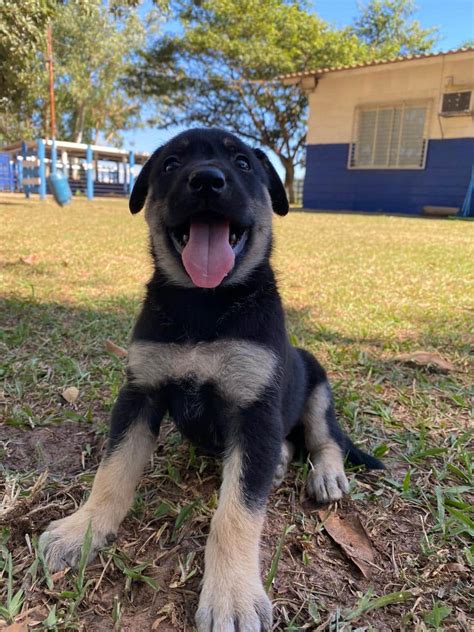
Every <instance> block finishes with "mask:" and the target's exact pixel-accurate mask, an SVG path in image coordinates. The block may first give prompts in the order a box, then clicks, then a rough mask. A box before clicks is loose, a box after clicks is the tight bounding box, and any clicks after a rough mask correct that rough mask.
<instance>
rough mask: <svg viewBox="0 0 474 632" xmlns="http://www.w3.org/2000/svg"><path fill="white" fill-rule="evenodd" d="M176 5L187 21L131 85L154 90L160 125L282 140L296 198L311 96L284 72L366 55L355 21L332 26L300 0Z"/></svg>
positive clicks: (275, 144)
mask: <svg viewBox="0 0 474 632" xmlns="http://www.w3.org/2000/svg"><path fill="white" fill-rule="evenodd" d="M171 6H172V9H173V15H174V16H175V17H176V16H177V18H178V19H179V22H180V25H181V30H180V32H178V33H176V32H175V33H174V34H168V35H167V36H164V37H161V38H160V39H159V40H158V41H157V42H156V43H155V44H154V45H153V46H152V47H151V48H150V49H149V50H148V51H146V52H144V53H143V54H142V62H141V63H140V64H139V65H138V67H136V68H135V69H134V73H133V76H132V77H131V78H130V80H129V87H130V89H131V91H132V92H133V93H134V94H141V95H143V96H145V97H149V98H152V99H154V102H155V104H156V121H157V122H158V124H159V125H160V126H163V127H166V126H168V125H189V124H199V125H205V126H220V127H226V128H228V129H231V130H234V131H235V132H236V133H238V134H239V135H240V136H242V137H244V138H246V139H247V140H249V141H250V142H251V143H254V144H259V145H264V146H266V147H268V148H270V149H271V150H273V151H274V152H275V153H276V154H277V156H278V157H279V159H280V161H281V162H282V164H283V166H284V169H285V185H286V188H287V190H288V192H289V195H290V200H291V201H293V199H294V198H293V181H294V170H295V167H296V166H297V165H298V164H300V163H301V162H302V160H303V150H304V143H305V136H306V130H305V128H306V124H305V122H306V111H307V99H306V96H305V95H304V94H303V93H302V92H301V91H300V90H298V89H296V88H294V87H287V86H283V85H281V82H279V81H275V77H278V76H279V75H282V74H285V73H289V72H294V71H297V70H307V69H308V68H318V67H324V66H330V65H333V64H336V63H343V64H347V63H351V62H353V61H355V60H356V59H357V60H360V59H363V58H364V46H361V45H360V44H359V42H358V40H357V38H356V37H355V36H354V35H352V34H350V33H349V32H348V31H347V30H342V31H334V30H331V29H330V28H329V27H328V26H327V25H326V24H325V23H324V22H323V21H322V20H320V19H319V18H318V17H317V16H316V15H315V14H312V13H308V12H307V11H306V8H305V5H304V4H303V3H302V2H301V1H299V0H289V1H288V0H286V1H285V0H260V1H259V2H254V1H253V0H234V1H233V2H228V0H197V1H195V2H180V1H178V2H174V3H172V5H171ZM175 30H176V29H175Z"/></svg>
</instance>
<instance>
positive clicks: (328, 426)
mask: <svg viewBox="0 0 474 632" xmlns="http://www.w3.org/2000/svg"><path fill="white" fill-rule="evenodd" d="M300 353H302V355H303V359H304V362H305V365H306V369H307V373H308V380H309V384H310V392H309V395H308V398H307V400H306V404H305V408H304V412H303V416H302V422H303V426H304V434H305V443H306V447H307V449H308V452H309V457H310V461H311V465H312V469H311V471H310V472H309V475H308V480H307V490H308V494H309V495H310V496H311V497H313V498H315V499H316V500H317V501H318V502H322V503H329V502H333V501H335V500H339V499H340V498H342V495H343V494H345V493H347V492H348V491H349V484H348V481H347V478H346V474H345V472H344V445H345V435H344V433H343V432H342V430H341V429H340V427H339V425H338V423H337V420H336V414H335V411H334V403H333V399H332V392H331V387H330V385H329V382H328V379H327V376H326V372H325V371H324V369H323V368H322V367H321V365H320V364H319V363H318V362H317V360H316V359H315V358H314V357H313V356H312V355H310V354H309V353H307V352H305V351H301V350H300Z"/></svg>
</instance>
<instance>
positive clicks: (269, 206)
mask: <svg viewBox="0 0 474 632" xmlns="http://www.w3.org/2000/svg"><path fill="white" fill-rule="evenodd" d="M143 206H145V209H146V220H147V222H148V225H149V228H150V237H151V251H152V256H153V261H154V267H155V271H154V274H153V277H152V279H151V281H150V282H149V284H148V290H147V294H146V298H145V301H144V304H143V307H142V310H141V313H140V316H139V318H138V321H137V323H136V325H135V328H134V331H133V335H132V340H131V344H130V351H129V358H128V368H127V382H126V384H125V386H124V387H123V389H122V390H121V392H120V394H119V397H118V399H117V402H116V404H115V406H114V409H113V412H112V419H111V426H110V438H109V445H108V450H107V454H106V455H105V457H104V460H103V462H102V464H101V466H100V468H99V471H98V472H97V476H96V478H95V481H94V485H93V488H92V493H91V495H90V497H89V499H88V501H87V502H86V503H85V505H84V506H83V507H81V508H80V509H79V511H77V512H76V513H75V514H73V515H72V516H69V517H68V518H64V519H62V520H59V521H56V522H54V523H52V524H51V525H50V526H49V527H48V530H47V531H46V532H45V533H44V534H43V535H42V537H41V543H42V545H43V546H44V552H45V556H46V560H47V562H48V564H49V565H50V567H51V568H52V569H58V568H61V567H63V566H64V565H74V564H75V563H77V561H78V558H79V555H80V549H81V545H82V544H83V540H84V534H85V532H86V530H87V527H88V524H89V523H91V524H92V532H93V543H92V554H95V552H96V551H97V549H98V548H99V547H101V546H103V545H104V544H106V543H107V541H108V540H109V539H110V538H113V536H114V535H115V534H116V533H117V530H118V527H119V525H120V523H121V521H122V520H123V518H124V516H125V514H126V513H127V511H128V509H129V508H130V506H131V504H132V501H133V495H134V490H135V487H136V485H137V483H138V481H139V478H140V475H141V474H142V470H143V468H144V466H145V464H146V463H147V462H148V460H149V458H150V455H151V453H152V451H153V449H154V447H155V441H156V438H157V436H158V432H159V429H160V423H161V420H162V418H163V415H164V414H165V413H166V412H169V414H170V416H171V417H172V418H173V420H174V422H175V424H176V426H177V427H178V428H179V430H180V431H181V432H182V433H183V435H185V436H186V437H187V438H188V439H190V440H191V441H192V442H193V443H195V444H197V445H198V446H200V447H201V448H203V449H204V450H205V451H207V452H210V453H213V454H216V455H221V456H222V457H223V459H224V469H223V482H222V487H221V491H220V500H219V507H218V509H217V511H216V513H215V515H214V517H213V519H212V522H211V528H210V535H209V539H208V542H207V546H206V554H205V572H204V581H203V588H202V592H201V597H200V601H199V608H198V611H197V616H196V621H197V629H198V630H199V632H211V631H213V632H234V630H239V631H240V632H259V631H260V630H270V629H271V625H272V608H271V604H270V601H269V599H268V597H267V595H266V594H265V591H264V589H263V586H262V582H261V579H260V569H259V541H260V533H261V530H262V524H263V520H264V513H265V503H266V500H267V497H268V494H269V491H270V489H271V486H272V481H275V482H279V481H281V479H282V478H283V476H284V473H285V471H286V467H287V464H288V461H289V460H290V458H291V455H292V446H291V443H290V442H289V441H288V440H287V437H288V436H289V435H290V433H291V432H292V431H295V432H297V431H298V429H301V430H302V431H303V432H304V436H305V442H306V447H307V450H308V452H309V455H310V459H311V464H312V469H311V471H310V473H309V476H308V492H309V494H310V495H311V496H312V497H314V498H315V499H316V500H318V501H321V502H330V501H334V500H337V499H339V498H341V496H342V494H343V493H344V492H346V491H347V489H348V486H347V479H346V476H345V474H344V456H345V455H347V456H348V458H349V460H351V461H352V462H353V463H356V464H365V465H366V466H368V467H380V466H381V465H380V463H379V462H378V461H377V460H376V459H374V458H373V457H371V456H369V455H367V454H365V453H363V452H362V451H360V450H359V449H358V448H356V447H355V446H354V445H353V444H352V442H351V441H350V440H349V439H348V437H346V435H345V434H344V433H343V432H342V430H341V429H340V427H339V426H338V425H337V422H336V418H335V415H334V407H333V402H332V397H331V389H330V386H329V383H328V381H327V377H326V374H325V372H324V370H323V368H322V367H321V366H320V365H319V364H318V362H317V361H316V360H315V359H314V358H313V356H311V355H310V354H309V353H307V352H305V351H303V350H301V349H296V348H294V347H292V346H291V345H290V343H289V341H288V336H287V333H286V330H285V319H284V315H283V309H282V304H281V301H280V296H279V294H278V290H277V287H276V283H275V278H274V275H273V272H272V269H271V267H270V262H269V257H270V250H271V245H272V228H271V226H272V213H273V212H275V213H278V214H279V215H285V214H286V213H287V212H288V202H287V198H286V194H285V190H284V188H283V186H282V184H281V182H280V179H279V177H278V175H277V173H276V172H275V170H274V169H273V167H272V165H271V164H270V162H269V160H268V159H267V158H266V156H265V154H264V153H263V152H262V151H260V150H258V149H257V150H252V149H251V148H250V147H248V146H247V145H245V144H244V143H242V142H241V141H240V140H239V139H238V138H236V137H235V136H233V135H231V134H228V133H226V132H224V131H221V130H216V129H210V130H205V129H195V130H191V131H189V132H185V133H183V134H180V135H179V136H177V137H176V138H174V139H173V140H171V141H170V142H169V143H167V144H166V145H165V146H164V147H161V148H160V149H158V150H157V151H156V152H155V153H154V154H153V155H152V156H151V158H150V159H149V160H148V162H147V163H146V165H145V166H144V168H143V170H142V172H141V173H140V175H139V177H138V179H137V181H136V184H135V187H134V189H133V193H132V196H131V198H130V210H131V211H132V213H138V212H139V211H140V210H141V209H142V207H143ZM302 434H303V433H302Z"/></svg>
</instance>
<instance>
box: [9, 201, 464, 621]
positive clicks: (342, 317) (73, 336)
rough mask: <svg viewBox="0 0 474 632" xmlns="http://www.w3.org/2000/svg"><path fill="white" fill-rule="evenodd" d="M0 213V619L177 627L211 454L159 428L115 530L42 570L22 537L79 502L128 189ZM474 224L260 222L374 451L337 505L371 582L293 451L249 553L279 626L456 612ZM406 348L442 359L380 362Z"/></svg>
mask: <svg viewBox="0 0 474 632" xmlns="http://www.w3.org/2000/svg"><path fill="white" fill-rule="evenodd" d="M0 218H1V240H2V243H1V245H0V252H1V257H2V259H1V275H2V276H1V285H2V294H3V297H4V299H3V302H2V323H3V333H2V340H1V350H0V372H1V377H2V381H3V384H2V387H1V389H2V390H1V392H0V406H1V409H0V410H1V414H2V423H1V425H0V459H2V460H3V466H2V467H3V476H0V488H1V489H0V499H1V502H2V504H1V508H0V622H1V618H2V617H3V618H4V619H5V621H8V622H9V623H10V622H18V623H25V622H28V623H29V625H30V629H31V630H70V629H78V630H87V632H94V631H96V630H97V631H101V632H102V631H103V630H125V631H128V630H138V629H143V630H148V629H152V626H153V625H155V628H153V629H158V626H159V629H160V630H163V631H164V632H167V631H170V632H171V631H178V630H179V631H183V630H184V631H191V630H192V629H193V624H192V617H193V612H194V610H195V607H196V603H197V595H198V591H199V581H200V578H201V576H202V568H203V547H204V544H205V535H206V534H207V532H208V526H209V521H210V518H211V516H212V512H213V510H214V509H215V506H216V504H217V494H216V489H217V486H218V480H219V465H218V464H217V463H215V462H214V461H213V460H212V459H208V458H205V457H203V456H201V455H200V454H199V453H198V452H197V451H196V450H195V449H194V448H193V447H192V446H189V445H188V444H186V443H182V442H181V440H180V438H179V436H178V435H177V434H176V433H175V432H174V430H173V428H172V426H171V425H170V424H169V423H168V424H165V427H164V429H163V432H162V436H161V439H160V444H159V447H158V450H157V452H156V454H155V455H154V459H153V464H152V465H151V466H150V468H149V469H148V471H147V473H146V475H145V477H144V480H143V483H142V485H141V486H140V488H139V490H138V493H137V498H136V501H135V504H134V508H133V510H132V512H131V513H130V515H129V517H128V518H127V519H126V521H125V523H124V527H123V528H122V530H121V531H120V533H119V538H118V540H117V542H116V543H114V545H113V546H112V547H111V548H110V549H107V550H104V551H103V553H102V554H101V557H100V559H99V560H98V561H97V562H96V563H95V564H94V565H93V566H92V567H90V568H88V569H86V570H85V571H84V569H83V568H81V569H80V571H79V574H78V573H77V572H69V573H66V574H64V573H59V574H57V575H56V576H52V577H51V576H49V575H48V573H47V572H46V571H45V568H44V565H43V563H42V560H41V553H40V552H38V550H37V547H36V537H37V536H38V534H39V533H40V532H41V530H42V529H43V528H44V527H45V525H46V524H47V523H48V521H49V520H50V519H54V518H58V517H60V516H62V515H64V514H65V513H70V512H71V511H73V509H74V507H75V506H77V505H78V504H79V503H80V502H81V501H82V500H83V498H84V497H85V496H86V494H87V492H88V490H89V489H90V482H91V480H92V477H93V472H94V470H95V468H96V467H97V463H98V461H99V459H100V455H101V451H102V448H103V445H104V441H105V437H106V433H107V419H108V415H109V412H110V408H111V406H112V404H113V402H114V398H115V396H116V394H117V392H118V389H119V388H120V385H121V383H122V381H123V378H124V361H123V360H122V359H119V358H117V357H115V356H112V355H110V354H109V353H107V352H106V351H105V348H104V345H105V341H106V339H108V338H110V339H112V340H114V342H116V343H117V344H119V345H122V346H127V339H128V335H129V333H130V329H131V327H132V325H133V321H134V318H135V316H136V314H137V311H138V308H139V303H140V299H141V297H142V296H143V286H144V283H145V282H146V280H147V278H148V276H149V274H150V270H151V266H150V260H149V257H148V253H147V236H146V228H145V224H144V221H143V218H142V217H141V216H137V217H132V216H131V215H129V213H128V212H127V208H126V202H125V201H103V200H100V201H95V202H94V203H92V204H90V203H87V202H86V201H83V200H74V201H73V203H72V205H71V206H70V207H66V208H64V209H60V208H59V207H57V206H55V205H53V204H52V203H51V202H47V203H40V202H39V201H36V200H32V201H29V202H25V201H24V200H22V199H21V198H20V197H16V196H3V197H2V198H0ZM473 231H474V226H473V225H472V224H470V223H468V222H455V221H442V220H426V219H408V218H395V217H384V216H379V217H371V216H356V215H329V214H310V213H296V212H292V213H291V214H290V215H289V216H288V217H286V218H276V220H275V254H274V258H273V259H274V266H275V269H276V270H277V273H278V278H279V285H280V289H281V293H282V296H283V299H284V302H285V305H286V311H287V317H288V328H289V331H290V335H291V337H292V341H293V342H294V343H295V344H298V345H300V346H303V347H305V348H307V349H309V350H310V351H312V352H314V353H315V354H316V355H317V356H318V358H319V359H320V361H321V362H322V363H323V364H324V365H325V366H326V368H327V369H328V372H329V374H330V377H331V380H332V383H333V385H334V391H335V398H336V405H337V410H338V413H339V417H340V419H341V421H342V423H343V424H344V426H345V427H346V428H347V429H348V430H349V432H350V434H351V436H352V437H353V438H354V439H355V440H356V441H357V442H358V444H360V445H362V446H364V447H365V448H366V449H369V450H372V451H374V452H375V453H376V454H378V455H379V456H382V457H383V458H384V460H385V462H386V464H387V470H386V471H384V472H383V473H364V472H362V473H355V472H353V473H351V474H350V485H351V493H350V497H349V498H348V499H346V500H344V501H343V503H341V505H340V506H339V507H338V511H339V513H340V514H341V515H344V514H348V513H351V512H356V513H358V514H359V515H360V517H361V519H362V521H363V523H364V525H365V528H366V530H367V533H368V535H369V538H370V539H371V541H372V543H373V546H374V549H375V552H376V560H375V567H374V569H373V574H372V577H371V578H370V579H365V578H364V577H362V575H361V574H360V573H359V571H358V570H357V569H356V567H354V566H353V565H352V563H351V562H350V561H349V560H348V559H347V558H346V557H345V556H344V555H343V554H342V553H341V551H340V550H339V549H338V547H337V546H336V545H335V544H333V543H332V541H331V540H330V539H329V538H328V536H327V535H326V532H325V530H324V524H323V523H322V521H321V519H320V517H319V515H318V513H317V511H316V507H315V506H314V505H313V504H312V503H311V502H310V501H309V500H308V499H307V498H306V497H305V494H304V480H305V477H306V473H307V465H306V464H299V463H295V464H293V465H292V467H291V470H290V472H289V475H288V477H287V479H286V480H285V482H284V484H283V485H282V487H281V488H280V489H279V490H277V491H276V492H274V494H273V495H272V498H271V502H270V503H269V510H268V520H267V524H266V527H265V533H264V538H263V546H262V558H263V568H262V576H263V578H266V579H267V586H268V589H269V590H270V592H271V595H272V598H273V601H274V604H275V630H281V631H288V632H289V631H295V630H306V629H321V630H324V629H328V630H333V631H335V630H339V631H342V630H351V629H353V630H355V629H358V628H359V629H360V628H361V627H362V628H363V629H369V630H395V629H418V630H454V629H456V630H458V629H459V630H468V629H470V626H472V625H473V621H472V619H471V618H470V612H472V608H473V605H474V604H473V602H472V594H473V593H472V588H473V586H472V571H473V568H472V567H473V560H474V549H473V548H472V536H473V535H474V512H473V500H474V493H473V492H474V480H473V479H474V473H473V466H472V462H473V459H472V456H473V423H472V394H473V393H472V363H470V356H469V353H470V350H471V349H472V343H473V341H474V331H473V322H474V291H473V290H474V287H473V285H474V283H473V279H474V260H473V244H474V233H473ZM30 256H32V257H30ZM416 350H423V351H431V352H437V353H439V354H441V355H442V356H443V357H444V358H445V359H446V360H449V361H451V362H452V363H453V364H454V365H455V367H456V371H451V372H449V373H440V372H436V371H434V370H432V369H431V368H430V367H422V366H421V367H411V366H408V365H406V364H402V363H400V362H398V361H397V360H396V355H397V354H399V353H401V352H403V353H407V352H410V351H416ZM68 386H75V387H77V388H78V389H79V397H78V399H77V401H76V402H74V403H72V404H68V403H67V402H65V401H64V400H63V399H62V398H61V393H62V391H63V390H64V389H65V388H66V387H68ZM45 469H48V472H49V474H48V476H45V475H43V474H42V473H43V472H44V470H45ZM282 534H284V535H282ZM321 626H322V627H321ZM0 628H1V625H0Z"/></svg>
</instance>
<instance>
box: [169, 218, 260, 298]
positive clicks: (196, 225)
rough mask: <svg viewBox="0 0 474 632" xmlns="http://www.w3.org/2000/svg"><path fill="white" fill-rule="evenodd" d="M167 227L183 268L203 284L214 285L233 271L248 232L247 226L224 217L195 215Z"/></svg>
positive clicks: (197, 281)
mask: <svg viewBox="0 0 474 632" xmlns="http://www.w3.org/2000/svg"><path fill="white" fill-rule="evenodd" d="M206 219H207V218H206ZM168 230H169V235H170V237H171V241H172V243H173V246H174V248H175V250H176V252H177V253H178V254H179V255H180V256H181V260H182V262H183V266H184V268H185V269H186V272H187V273H188V275H189V276H190V277H191V280H192V281H193V283H194V285H196V286H198V287H203V288H214V287H217V286H218V285H219V284H220V283H221V282H222V281H223V279H224V278H225V277H226V276H227V275H228V274H229V273H230V272H231V271H232V269H233V267H234V263H235V259H236V257H238V255H239V254H240V253H242V251H243V250H244V248H245V244H246V242H247V240H248V236H249V228H247V227H244V226H238V225H236V224H233V223H231V222H229V220H227V219H219V220H217V221H214V220H213V221H206V220H205V219H198V218H195V219H192V220H191V221H187V222H185V223H183V224H180V225H179V226H176V227H174V228H172V229H168Z"/></svg>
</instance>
